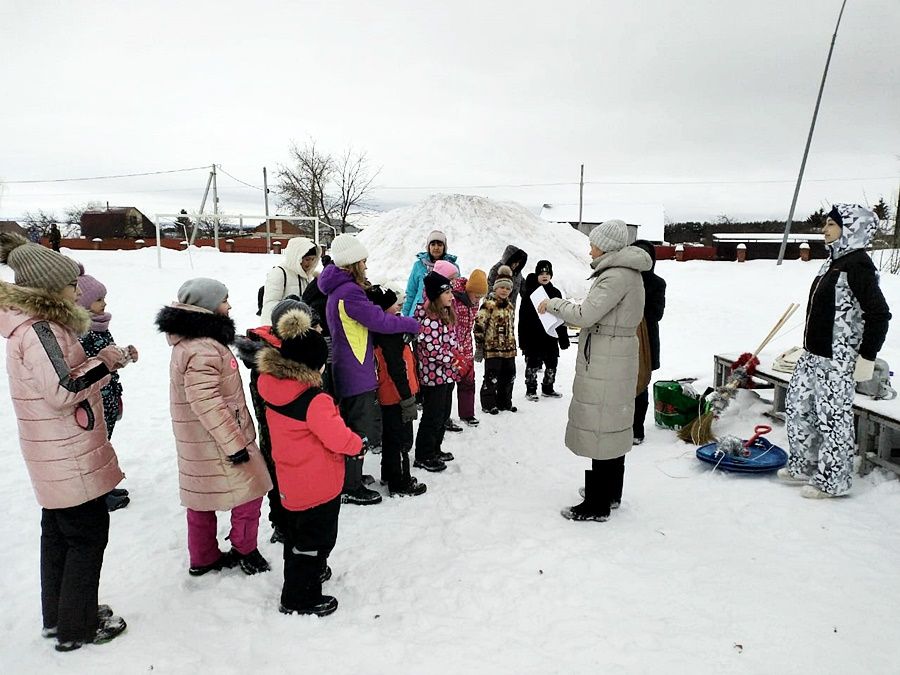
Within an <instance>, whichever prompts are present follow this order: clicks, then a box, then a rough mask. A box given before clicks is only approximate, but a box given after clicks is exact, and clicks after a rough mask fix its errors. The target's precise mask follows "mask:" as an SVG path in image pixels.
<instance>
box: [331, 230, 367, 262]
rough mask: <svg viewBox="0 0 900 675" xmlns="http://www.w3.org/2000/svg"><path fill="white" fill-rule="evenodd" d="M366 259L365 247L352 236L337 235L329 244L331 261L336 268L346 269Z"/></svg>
mask: <svg viewBox="0 0 900 675" xmlns="http://www.w3.org/2000/svg"><path fill="white" fill-rule="evenodd" d="M368 257H369V252H368V251H367V250H366V247H365V246H363V244H362V242H361V241H360V240H359V239H357V238H356V237H354V236H353V235H352V234H339V235H338V236H336V237H335V238H334V241H333V242H331V260H332V262H334V264H335V265H337V266H338V267H346V266H347V265H352V264H353V263H355V262H359V261H360V260H365V259H366V258H368Z"/></svg>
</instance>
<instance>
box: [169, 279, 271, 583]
mask: <svg viewBox="0 0 900 675" xmlns="http://www.w3.org/2000/svg"><path fill="white" fill-rule="evenodd" d="M230 309H231V305H230V304H229V303H228V289H227V288H226V287H225V285H224V284H222V283H221V282H219V281H216V280H215V279H206V278H197V279H190V280H188V281H186V282H185V283H184V284H182V286H181V288H179V289H178V301H177V302H175V303H172V305H170V306H168V307H164V308H163V309H161V310H160V312H159V313H158V314H157V317H156V325H157V327H158V328H159V330H160V331H161V332H163V333H165V334H166V339H167V340H168V342H169V345H170V346H171V347H172V356H171V361H170V365H169V377H170V386H169V399H170V410H171V415H172V428H173V431H174V433H175V446H176V448H177V450H178V482H179V487H180V492H181V503H182V504H183V505H184V506H185V508H186V509H187V523H188V551H189V553H190V568H189V570H188V571H189V573H190V574H191V575H192V576H200V575H203V574H206V573H207V572H210V571H214V570H220V569H222V568H225V567H234V566H236V565H240V567H241V569H242V570H243V571H244V572H245V573H246V574H256V573H258V572H266V571H268V570H269V569H270V567H269V563H268V562H267V561H266V559H265V558H263V556H262V554H260V552H259V549H258V548H257V534H258V530H259V514H260V505H261V504H262V497H263V495H264V494H266V493H267V492H268V491H269V490H271V489H272V481H271V480H270V478H269V471H268V469H267V468H266V464H265V461H264V460H263V457H262V455H261V453H260V451H259V448H258V447H257V446H256V443H255V440H256V429H255V427H254V424H253V419H252V418H251V417H250V412H249V410H247V403H246V401H245V400H244V389H243V385H242V383H241V375H240V371H239V370H238V364H237V360H236V359H235V357H234V355H233V354H232V353H231V349H230V346H231V344H232V343H233V342H234V338H235V327H234V321H232V319H231V318H230V317H229V316H228V312H229V310H230ZM216 511H231V533H230V534H229V539H230V541H231V545H232V549H231V550H230V551H229V552H228V553H223V552H222V551H220V550H219V545H218V541H217V539H216V529H217V528H216Z"/></svg>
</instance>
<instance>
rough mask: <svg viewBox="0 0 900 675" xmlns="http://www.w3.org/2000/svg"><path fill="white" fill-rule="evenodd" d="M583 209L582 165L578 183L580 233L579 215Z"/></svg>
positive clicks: (579, 217)
mask: <svg viewBox="0 0 900 675" xmlns="http://www.w3.org/2000/svg"><path fill="white" fill-rule="evenodd" d="M583 207H584V164H582V165H581V178H580V179H579V181H578V231H579V232H581V213H582V208H583Z"/></svg>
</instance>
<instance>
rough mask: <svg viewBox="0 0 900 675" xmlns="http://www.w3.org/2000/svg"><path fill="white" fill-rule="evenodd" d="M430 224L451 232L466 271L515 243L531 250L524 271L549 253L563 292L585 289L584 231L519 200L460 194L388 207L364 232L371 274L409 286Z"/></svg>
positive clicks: (484, 265) (489, 262)
mask: <svg viewBox="0 0 900 675" xmlns="http://www.w3.org/2000/svg"><path fill="white" fill-rule="evenodd" d="M432 230H441V231H442V232H444V233H445V234H446V235H447V242H448V246H447V248H448V251H449V252H450V253H453V254H455V255H456V256H457V264H458V265H459V267H460V272H461V273H462V274H463V275H464V276H468V275H469V273H470V272H471V271H472V270H473V269H475V268H476V267H480V268H481V269H483V270H484V271H485V272H487V271H488V270H490V268H491V267H492V266H493V265H494V263H496V262H497V261H498V260H499V259H500V256H501V254H502V253H503V250H504V249H505V248H506V246H507V245H508V244H514V245H515V246H518V247H519V248H521V249H524V250H525V251H526V252H527V253H528V264H527V266H526V268H525V270H524V272H533V271H534V266H535V263H537V261H538V260H541V259H546V260H549V261H550V262H551V263H553V273H554V274H553V284H554V285H555V286H556V287H557V288H559V289H560V290H561V291H562V292H563V295H565V296H568V297H582V296H583V295H584V293H585V291H586V290H587V286H588V285H587V282H586V281H585V278H586V277H587V276H588V275H589V274H590V268H589V266H588V265H589V263H590V254H589V251H590V244H589V243H588V238H587V237H586V236H585V235H583V234H581V233H580V232H577V231H576V230H574V229H573V228H572V227H571V226H570V225H568V224H566V223H548V222H546V221H544V220H542V219H541V218H539V217H538V216H536V215H534V214H533V213H531V212H530V211H528V210H527V209H526V208H525V207H524V206H522V205H521V204H516V203H515V202H503V203H500V202H495V201H492V200H490V199H486V198H484V197H476V196H473V195H459V194H437V195H432V196H431V197H429V198H428V199H426V200H425V201H423V202H421V203H419V204H416V205H414V206H407V207H403V208H400V209H394V210H393V211H388V212H387V213H385V214H384V215H382V216H381V217H380V218H378V219H377V220H375V221H374V222H372V223H371V224H370V225H369V226H368V227H367V228H366V230H365V231H364V232H362V233H360V234H359V238H360V240H361V241H362V242H363V243H365V245H366V248H367V249H368V250H369V261H368V264H369V269H370V272H369V278H370V279H371V280H372V281H373V282H377V283H381V284H386V285H388V286H391V287H392V288H399V289H401V290H402V289H405V288H406V280H407V278H408V277H409V271H410V270H411V269H412V265H413V262H414V259H415V256H416V254H417V253H419V252H420V251H424V250H425V246H426V243H427V242H426V241H425V239H426V238H427V237H428V233H429V232H431V231H432Z"/></svg>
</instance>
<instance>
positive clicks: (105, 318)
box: [91, 312, 112, 333]
mask: <svg viewBox="0 0 900 675" xmlns="http://www.w3.org/2000/svg"><path fill="white" fill-rule="evenodd" d="M111 320H112V314H110V313H109V312H103V314H94V313H93V312H91V330H92V331H94V332H96V333H102V332H103V331H105V330H109V322H110V321H111Z"/></svg>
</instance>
